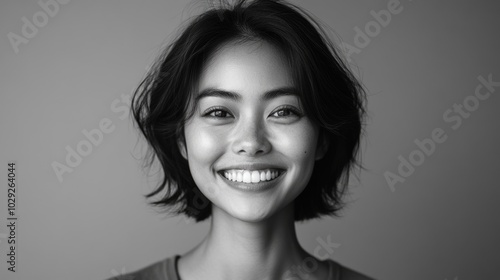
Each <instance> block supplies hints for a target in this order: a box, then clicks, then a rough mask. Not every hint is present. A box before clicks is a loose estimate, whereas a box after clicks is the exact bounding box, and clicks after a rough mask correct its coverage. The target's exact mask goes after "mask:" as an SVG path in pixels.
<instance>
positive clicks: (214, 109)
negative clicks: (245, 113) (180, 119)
mask: <svg viewBox="0 0 500 280" xmlns="http://www.w3.org/2000/svg"><path fill="white" fill-rule="evenodd" d="M283 111H289V112H290V113H291V114H293V115H295V116H296V117H299V118H300V117H302V116H303V115H302V113H301V112H300V111H299V110H297V109H296V108H295V107H293V106H287V105H284V106H280V107H278V109H276V110H274V111H273V112H272V113H271V114H270V115H269V116H272V115H274V114H276V113H278V112H283ZM215 112H221V113H223V114H226V115H231V116H232V114H231V113H229V112H228V110H227V109H226V108H224V107H220V106H215V107H210V108H208V109H207V110H205V112H204V113H203V117H209V118H217V119H224V118H227V116H225V117H221V116H216V115H213V114H214V113H215ZM276 117H277V118H287V117H290V115H287V116H276Z"/></svg>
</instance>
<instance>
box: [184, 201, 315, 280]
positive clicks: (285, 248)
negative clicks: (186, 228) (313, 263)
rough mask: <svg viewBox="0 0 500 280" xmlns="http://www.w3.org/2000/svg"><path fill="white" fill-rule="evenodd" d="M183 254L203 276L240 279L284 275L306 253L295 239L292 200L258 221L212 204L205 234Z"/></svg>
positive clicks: (268, 277) (275, 277) (299, 261)
mask: <svg viewBox="0 0 500 280" xmlns="http://www.w3.org/2000/svg"><path fill="white" fill-rule="evenodd" d="M187 255H192V256H193V259H194V260H196V263H198V264H199V265H200V266H202V268H201V269H200V270H203V271H204V276H205V279H242V280H245V279H281V278H284V276H285V275H286V274H287V273H290V271H291V270H293V267H295V266H297V265H298V264H300V263H301V262H302V261H303V260H304V259H305V258H307V257H308V256H309V254H307V252H305V251H304V250H303V249H302V247H301V246H300V244H299V242H298V240H297V236H296V232H295V223H294V211H293V203H291V204H289V205H288V206H286V207H285V208H284V209H282V210H281V211H279V212H278V213H276V215H274V216H273V217H270V218H268V219H265V220H263V221H258V222H248V221H242V220H239V219H235V218H234V217H232V216H230V215H228V214H227V213H226V212H224V211H223V210H221V209H220V208H217V207H213V208H212V219H211V227H210V231H209V233H208V235H207V237H206V238H205V239H204V240H203V241H202V242H201V243H200V244H199V245H198V246H197V247H195V248H194V249H193V250H192V251H191V252H189V253H187ZM207 276H210V277H207Z"/></svg>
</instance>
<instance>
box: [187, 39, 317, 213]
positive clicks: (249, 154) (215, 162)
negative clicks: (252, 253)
mask: <svg viewBox="0 0 500 280" xmlns="http://www.w3.org/2000/svg"><path fill="white" fill-rule="evenodd" d="M191 105H192V106H194V109H195V113H194V115H193V116H192V117H191V118H190V119H189V120H188V122H187V123H186V125H185V127H184V132H185V134H184V136H185V143H182V142H179V146H180V149H181V151H182V152H183V154H184V156H185V158H186V159H187V160H188V162H189V168H190V170H191V174H192V176H193V178H194V181H195V182H196V184H197V186H198V187H199V189H200V190H201V192H202V193H203V194H204V195H205V196H206V197H207V198H208V199H210V201H211V202H212V207H218V208H220V209H221V210H223V211H224V212H226V213H227V214H229V215H231V216H233V217H235V218H238V219H241V220H245V221H254V222H255V221H261V220H263V219H265V218H267V217H270V216H271V215H273V214H275V213H276V212H277V211H279V210H280V209H281V208H283V207H284V206H286V205H288V204H289V203H290V202H292V201H293V200H294V199H295V198H296V197H297V196H298V195H299V194H300V193H301V192H302V191H303V189H304V188H305V186H306V185H307V183H308V181H309V178H310V176H311V173H312V170H313V167H314V162H315V159H318V158H321V157H322V156H323V154H324V150H325V147H323V146H321V147H319V146H318V145H317V143H318V127H317V126H316V125H314V124H313V123H312V122H311V120H310V119H309V118H308V117H307V116H305V115H304V111H303V109H302V108H301V104H300V101H299V98H298V96H297V95H296V89H294V87H293V82H292V79H291V74H290V71H289V69H288V68H287V66H286V62H285V60H284V58H283V57H282V55H281V54H280V53H279V51H278V50H277V49H276V48H274V47H273V46H272V45H270V44H268V43H265V42H252V43H243V44H228V45H225V46H224V47H223V48H222V49H221V50H220V51H218V52H217V53H216V54H214V55H213V56H212V58H211V59H210V60H209V61H208V63H207V65H206V66H205V68H204V69H203V71H202V74H201V77H200V81H199V85H198V89H197V91H196V92H195V94H194V98H193V102H192V104H191Z"/></svg>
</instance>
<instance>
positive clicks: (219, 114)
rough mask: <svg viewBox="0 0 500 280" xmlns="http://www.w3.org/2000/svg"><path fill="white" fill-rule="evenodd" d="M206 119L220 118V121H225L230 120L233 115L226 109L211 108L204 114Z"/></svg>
mask: <svg viewBox="0 0 500 280" xmlns="http://www.w3.org/2000/svg"><path fill="white" fill-rule="evenodd" d="M203 116H204V117H209V118H218V119H224V118H230V117H232V116H233V115H231V113H229V112H228V110H227V109H225V108H224V107H211V108H208V109H206V110H205V112H203Z"/></svg>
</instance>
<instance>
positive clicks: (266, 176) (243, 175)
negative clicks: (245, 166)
mask: <svg viewBox="0 0 500 280" xmlns="http://www.w3.org/2000/svg"><path fill="white" fill-rule="evenodd" d="M223 174H224V177H226V179H228V180H230V181H234V182H243V183H259V182H262V181H270V180H273V179H275V178H276V177H278V175H279V174H280V172H279V171H278V170H270V169H266V170H236V169H232V170H225V171H224V172H223Z"/></svg>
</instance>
